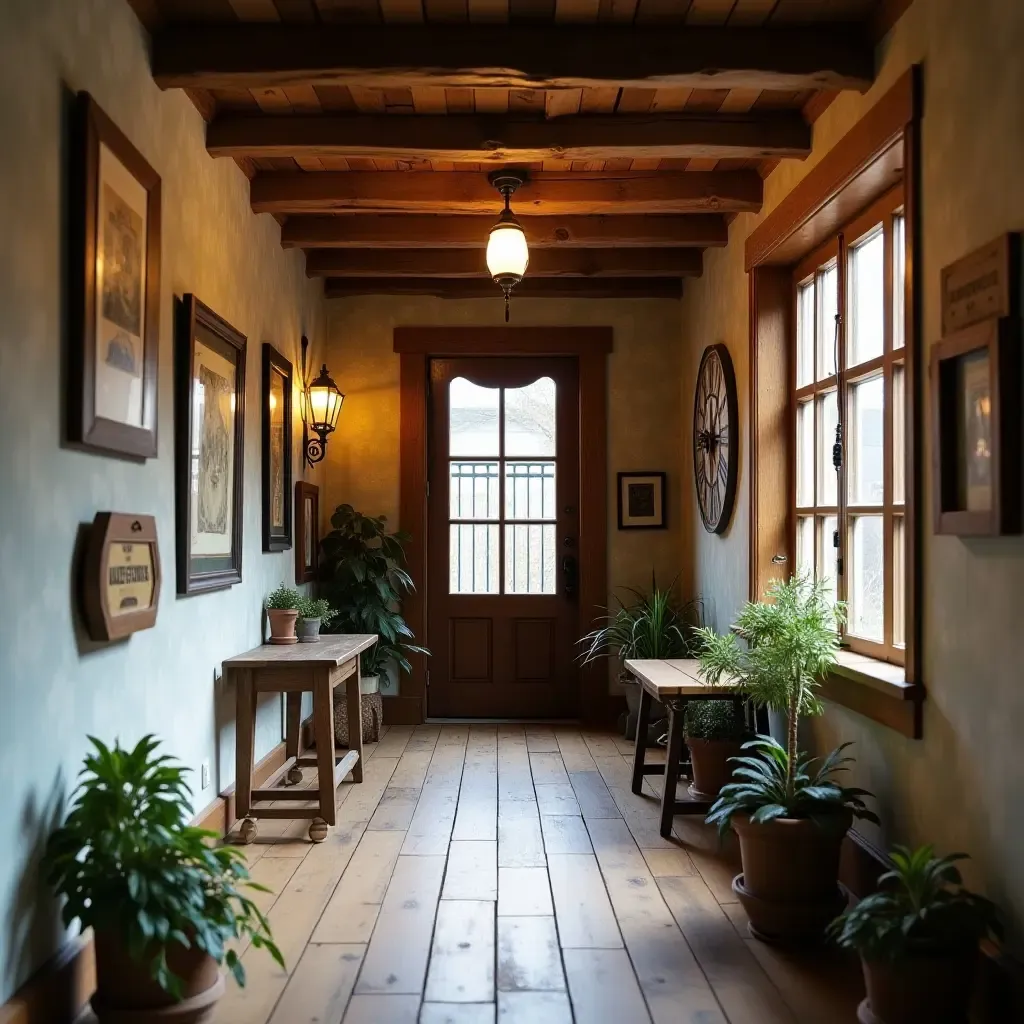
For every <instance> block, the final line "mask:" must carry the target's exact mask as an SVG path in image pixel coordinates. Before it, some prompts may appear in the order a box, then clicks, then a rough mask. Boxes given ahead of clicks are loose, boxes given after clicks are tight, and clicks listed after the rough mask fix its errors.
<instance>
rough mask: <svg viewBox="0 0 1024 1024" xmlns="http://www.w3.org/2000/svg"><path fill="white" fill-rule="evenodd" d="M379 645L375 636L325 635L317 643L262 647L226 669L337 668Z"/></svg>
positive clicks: (233, 660)
mask: <svg viewBox="0 0 1024 1024" xmlns="http://www.w3.org/2000/svg"><path fill="white" fill-rule="evenodd" d="M376 642H377V635H376V634H375V633H326V634H324V635H322V636H321V637H320V640H319V642H317V643H315V644H302V643H298V644H263V645H262V646H261V647H254V648H253V649H252V650H251V651H246V653H245V654H236V655H235V656H234V657H233V658H228V659H227V660H226V661H225V662H224V667H225V668H271V667H274V666H277V665H287V666H288V667H289V668H296V667H302V666H304V665H305V666H309V667H321V668H322V667H324V666H330V667H332V668H337V667H338V666H339V665H343V664H344V663H345V662H346V661H350V660H351V659H352V658H354V657H356V656H357V655H359V654H360V653H362V652H363V651H365V650H367V649H368V648H370V647H372V646H373V645H374V644H375V643H376Z"/></svg>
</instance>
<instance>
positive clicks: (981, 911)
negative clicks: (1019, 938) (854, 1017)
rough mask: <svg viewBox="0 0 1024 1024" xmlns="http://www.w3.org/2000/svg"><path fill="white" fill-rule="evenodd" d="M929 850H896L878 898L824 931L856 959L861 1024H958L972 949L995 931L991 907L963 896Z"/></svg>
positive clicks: (949, 860) (963, 1014)
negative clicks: (860, 972) (860, 971)
mask: <svg viewBox="0 0 1024 1024" xmlns="http://www.w3.org/2000/svg"><path fill="white" fill-rule="evenodd" d="M965 857H966V854H963V853H954V854H952V855H950V856H949V857H936V856H935V851H934V850H933V848H932V847H931V846H921V847H918V848H917V849H916V850H910V849H908V848H907V847H905V846H896V847H894V848H893V850H892V852H891V854H890V860H891V862H892V870H891V871H887V872H886V873H885V874H884V875H882V877H881V878H880V879H879V880H878V881H879V891H878V892H875V893H872V895H870V896H866V897H865V898H864V899H862V900H861V901H860V902H859V903H858V904H857V905H856V906H854V907H852V908H851V909H850V910H848V911H846V913H845V914H843V915H842V916H841V917H839V918H837V919H836V920H835V921H833V922H832V924H831V925H830V926H829V934H830V936H831V937H832V938H833V939H835V940H836V942H838V943H839V945H840V946H842V947H843V948H845V949H852V950H854V951H856V952H857V953H858V954H860V958H861V963H862V965H863V968H864V981H865V985H866V987H867V999H865V1000H864V1002H863V1003H861V1005H860V1007H859V1008H858V1017H859V1019H860V1020H861V1021H862V1022H864V1024H919V1022H923V1021H927V1022H928V1024H964V1022H966V1020H967V1015H968V1009H969V1006H970V1002H971V990H972V987H973V984H974V975H975V969H976V967H977V962H978V943H979V941H980V940H981V939H983V938H985V937H987V936H989V935H993V936H996V937H997V938H998V937H1000V936H1001V935H1002V930H1001V927H1000V924H999V919H998V916H997V910H996V907H995V904H994V903H991V902H990V901H989V900H987V899H985V897H984V896H979V895H977V894H976V893H973V892H969V891H968V890H967V889H965V888H964V886H963V882H962V880H961V878H960V872H959V870H958V869H957V867H956V861H958V860H963V859H964V858H965Z"/></svg>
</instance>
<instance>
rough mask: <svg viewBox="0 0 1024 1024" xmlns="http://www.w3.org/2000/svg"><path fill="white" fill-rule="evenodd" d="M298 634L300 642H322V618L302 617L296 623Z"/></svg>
mask: <svg viewBox="0 0 1024 1024" xmlns="http://www.w3.org/2000/svg"><path fill="white" fill-rule="evenodd" d="M295 631H296V635H297V636H298V638H299V643H300V644H315V643H319V642H320V620H319V619H304V618H300V619H298V620H297V622H296V624H295Z"/></svg>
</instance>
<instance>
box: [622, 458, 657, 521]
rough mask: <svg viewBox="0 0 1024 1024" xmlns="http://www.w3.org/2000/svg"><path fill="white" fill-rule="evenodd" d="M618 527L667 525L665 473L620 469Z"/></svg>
mask: <svg viewBox="0 0 1024 1024" xmlns="http://www.w3.org/2000/svg"><path fill="white" fill-rule="evenodd" d="M618 480H619V500H618V504H619V529H620V530H663V529H665V525H666V523H665V474H664V473H656V472H651V473H647V472H636V473H619V476H618Z"/></svg>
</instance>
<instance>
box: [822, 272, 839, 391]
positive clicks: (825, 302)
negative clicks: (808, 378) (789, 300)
mask: <svg viewBox="0 0 1024 1024" xmlns="http://www.w3.org/2000/svg"><path fill="white" fill-rule="evenodd" d="M838 309H839V268H838V267H834V266H833V267H829V268H828V270H823V271H822V272H821V273H820V274H819V275H818V380H823V379H824V378H825V377H831V376H832V374H834V373H835V372H836V313H837V312H838Z"/></svg>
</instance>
